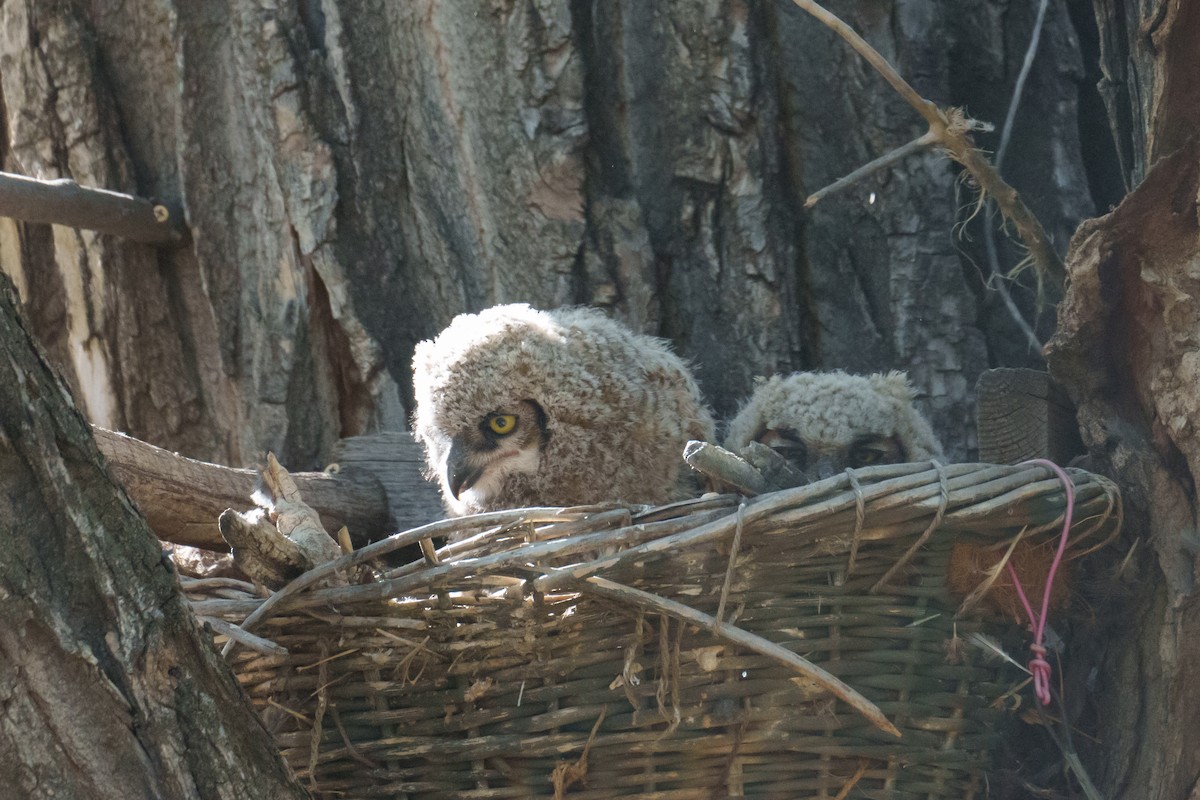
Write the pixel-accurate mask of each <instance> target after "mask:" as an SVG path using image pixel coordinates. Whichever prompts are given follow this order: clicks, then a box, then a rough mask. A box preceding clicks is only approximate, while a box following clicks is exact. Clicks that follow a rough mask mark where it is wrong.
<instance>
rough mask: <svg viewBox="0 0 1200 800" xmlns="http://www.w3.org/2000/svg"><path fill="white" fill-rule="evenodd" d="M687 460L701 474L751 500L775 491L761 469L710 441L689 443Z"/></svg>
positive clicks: (686, 451) (684, 449)
mask: <svg viewBox="0 0 1200 800" xmlns="http://www.w3.org/2000/svg"><path fill="white" fill-rule="evenodd" d="M683 460H684V461H686V462H687V463H688V466H690V467H691V468H692V469H694V470H696V471H697V472H699V473H701V474H703V475H705V476H707V477H709V478H711V479H713V480H714V481H717V482H718V483H719V484H728V485H729V486H732V487H733V488H735V489H737V490H738V491H739V492H741V493H742V494H745V495H748V496H750V497H753V496H755V495H758V494H762V493H764V492H767V491H769V490H770V489H771V488H772V487H770V486H768V484H767V481H766V479H765V478H763V475H762V473H761V472H759V471H758V469H756V468H755V467H753V466H751V465H750V464H749V463H748V462H746V461H745V460H744V459H742V458H741V457H739V456H737V455H735V454H734V453H731V452H729V451H728V450H726V449H725V448H724V447H718V446H717V445H715V444H710V443H709V442H700V441H694V440H693V441H690V442H688V443H687V446H686V447H684V448H683Z"/></svg>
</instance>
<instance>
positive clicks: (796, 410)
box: [725, 371, 942, 481]
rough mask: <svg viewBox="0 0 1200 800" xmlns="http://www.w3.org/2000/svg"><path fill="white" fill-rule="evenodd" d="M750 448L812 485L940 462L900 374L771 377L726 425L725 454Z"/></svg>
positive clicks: (936, 447) (928, 429)
mask: <svg viewBox="0 0 1200 800" xmlns="http://www.w3.org/2000/svg"><path fill="white" fill-rule="evenodd" d="M751 442H759V443H761V444H764V445H767V446H768V447H771V448H772V449H774V450H775V452H777V453H778V454H779V455H781V456H783V457H784V458H785V459H786V460H787V461H788V462H790V463H791V465H792V466H793V467H795V468H796V469H797V470H799V471H800V472H802V473H804V475H805V476H806V477H807V478H808V480H810V481H816V480H821V479H823V478H828V477H830V476H832V475H836V474H838V473H840V472H842V471H843V470H845V469H846V468H847V467H852V468H858V467H867V466H871V465H874V464H899V463H903V462H906V461H925V460H928V459H931V458H941V457H942V447H941V445H940V444H939V443H938V440H937V437H936V436H934V433H933V429H932V428H931V427H930V426H929V423H928V422H926V421H925V418H924V417H922V416H921V414H920V413H919V412H918V411H917V410H916V409H915V408H914V407H913V391H912V387H911V386H910V385H909V383H908V378H907V377H906V376H905V375H904V373H902V372H889V373H886V374H878V375H870V376H864V375H851V374H849V373H846V372H841V371H837V372H797V373H794V374H792V375H787V376H782V375H776V376H775V377H773V378H771V379H769V380H767V381H765V382H764V383H762V384H760V385H759V386H758V388H757V389H756V390H755V392H754V394H753V396H751V398H750V399H749V400H748V401H747V402H746V404H745V405H744V406H742V408H741V410H740V411H738V413H737V416H735V417H734V418H733V420H732V421H731V422H730V423H729V432H728V434H727V435H726V437H725V447H726V448H727V449H729V450H732V451H733V452H735V453H737V452H741V450H742V448H744V447H746V446H747V445H748V444H750V443H751Z"/></svg>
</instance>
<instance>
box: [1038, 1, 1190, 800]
mask: <svg viewBox="0 0 1200 800" xmlns="http://www.w3.org/2000/svg"><path fill="white" fill-rule="evenodd" d="M1096 14H1097V20H1098V22H1099V29H1100V43H1101V65H1102V67H1103V70H1104V80H1103V81H1102V82H1101V91H1102V93H1103V95H1104V98H1105V101H1106V104H1107V108H1108V112H1109V116H1110V119H1111V120H1112V123H1113V128H1114V132H1115V133H1116V138H1117V142H1118V145H1119V148H1120V152H1121V154H1122V169H1123V173H1124V178H1125V180H1126V182H1127V183H1128V184H1129V185H1132V186H1137V188H1136V190H1135V191H1134V192H1133V193H1132V194H1131V195H1130V196H1129V197H1128V198H1126V200H1125V201H1124V202H1123V203H1122V204H1121V205H1120V206H1119V207H1118V208H1117V209H1116V210H1115V211H1114V212H1113V213H1111V214H1109V215H1108V216H1106V217H1102V218H1100V219H1098V220H1093V221H1089V222H1088V223H1086V224H1085V225H1083V226H1082V227H1081V228H1080V230H1079V232H1078V233H1077V234H1076V236H1075V239H1074V241H1073V242H1072V246H1071V253H1070V255H1069V257H1068V269H1069V275H1070V290H1069V291H1068V293H1067V297H1066V299H1065V301H1064V303H1063V306H1062V309H1061V314H1060V316H1061V320H1062V329H1061V330H1060V332H1059V333H1058V335H1057V336H1056V337H1055V340H1054V342H1053V346H1052V349H1051V352H1050V366H1051V368H1052V371H1053V372H1054V374H1055V375H1056V376H1057V377H1058V378H1059V380H1060V381H1062V382H1063V383H1064V385H1066V386H1067V388H1068V390H1069V391H1070V392H1071V393H1072V395H1073V399H1074V400H1075V402H1076V403H1077V404H1078V406H1079V415H1080V423H1081V428H1082V433H1083V437H1084V440H1085V442H1086V443H1087V444H1088V445H1089V447H1090V449H1091V451H1092V454H1093V458H1094V459H1095V460H1096V464H1097V467H1098V468H1099V469H1100V470H1102V471H1105V472H1107V473H1108V474H1111V475H1112V476H1113V477H1115V478H1116V479H1117V480H1118V481H1119V482H1120V484H1121V486H1122V489H1123V491H1124V494H1125V498H1126V503H1127V508H1128V513H1127V516H1126V520H1127V521H1126V526H1125V528H1126V534H1125V536H1124V537H1123V548H1122V550H1121V552H1119V553H1117V554H1116V555H1115V556H1113V558H1114V560H1117V561H1118V562H1119V560H1120V559H1122V558H1123V557H1125V555H1126V553H1128V554H1129V557H1128V559H1127V561H1128V564H1120V563H1117V564H1114V567H1113V569H1114V572H1113V574H1116V575H1117V579H1116V580H1117V581H1119V582H1116V581H1114V579H1113V578H1112V576H1111V575H1110V576H1108V578H1107V580H1106V584H1107V586H1108V587H1109V590H1110V591H1111V590H1112V589H1113V588H1114V584H1115V588H1116V590H1118V591H1122V592H1127V593H1128V594H1129V596H1127V597H1122V598H1121V602H1119V603H1111V604H1109V605H1107V606H1106V607H1105V608H1103V611H1104V612H1105V616H1104V617H1102V620H1103V623H1102V624H1101V625H1100V626H1099V629H1098V630H1097V631H1096V632H1095V634H1094V639H1095V642H1094V643H1093V645H1092V647H1091V648H1090V649H1091V650H1092V655H1093V660H1092V661H1091V662H1090V665H1092V666H1093V668H1094V675H1095V676H1096V678H1095V681H1094V688H1093V689H1092V702H1091V703H1090V704H1089V705H1090V706H1091V710H1092V712H1093V714H1094V720H1093V722H1092V723H1091V724H1092V725H1094V727H1096V728H1097V735H1098V743H1097V744H1096V745H1094V746H1093V747H1092V748H1091V749H1092V750H1093V751H1094V752H1093V754H1092V758H1090V759H1089V763H1091V764H1093V765H1095V769H1096V771H1097V777H1098V778H1100V779H1101V783H1102V786H1103V787H1104V788H1105V789H1106V790H1107V792H1108V794H1107V796H1109V797H1113V798H1118V799H1121V798H1129V799H1130V800H1132V799H1133V798H1138V799H1139V800H1141V798H1146V799H1147V800H1178V798H1184V797H1188V798H1194V797H1197V796H1200V754H1198V753H1197V750H1196V747H1195V741H1194V739H1193V737H1194V735H1195V732H1196V730H1197V729H1198V728H1200V688H1198V687H1197V685H1196V682H1195V680H1194V679H1193V678H1192V672H1191V670H1192V669H1193V668H1194V665H1195V664H1196V663H1198V662H1200V615H1198V614H1197V608H1198V607H1197V604H1196V596H1197V595H1196V591H1197V588H1196V580H1197V577H1198V575H1200V558H1198V556H1200V540H1197V537H1196V530H1197V518H1198V517H1200V505H1198V503H1197V496H1196V482H1195V476H1196V475H1197V474H1200V395H1198V394H1197V387H1198V386H1200V358H1198V356H1197V353H1198V352H1200V300H1198V298H1200V281H1198V280H1197V273H1196V264H1197V263H1198V262H1200V224H1198V220H1200V205H1198V202H1197V198H1198V197H1200V140H1198V139H1197V136H1196V134H1195V131H1196V129H1197V123H1198V121H1200V120H1198V119H1197V116H1198V115H1200V98H1198V97H1197V94H1196V93H1197V92H1198V91H1200V88H1198V86H1197V84H1196V82H1195V80H1194V76H1195V74H1196V68H1197V57H1196V54H1197V52H1198V51H1197V42H1200V8H1197V6H1196V4H1194V3H1191V4H1189V3H1181V2H1159V3H1151V4H1134V3H1127V2H1122V0H1097V2H1096ZM1131 689H1132V690H1131Z"/></svg>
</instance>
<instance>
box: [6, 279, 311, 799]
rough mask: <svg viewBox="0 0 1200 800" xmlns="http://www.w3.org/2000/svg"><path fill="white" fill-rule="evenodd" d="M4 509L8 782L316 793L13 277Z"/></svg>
mask: <svg viewBox="0 0 1200 800" xmlns="http://www.w3.org/2000/svg"><path fill="white" fill-rule="evenodd" d="M0 521H3V529H4V531H5V537H4V539H5V550H4V554H3V557H0V686H3V687H4V688H3V690H2V691H3V703H4V714H3V715H0V786H3V787H5V789H4V790H3V791H2V792H0V793H3V794H6V795H7V796H18V795H19V796H20V797H27V798H56V799H57V798H76V797H77V798H89V799H91V798H113V800H116V799H117V798H121V800H125V799H126V798H134V797H139V798H143V797H144V798H180V800H182V799H183V798H214V799H215V798H266V797H270V798H285V797H295V798H299V797H303V796H304V792H303V791H301V790H300V789H299V788H298V787H297V786H296V784H295V781H294V778H293V777H292V776H291V774H290V772H289V771H288V769H287V768H286V767H285V766H284V764H283V762H282V760H281V759H280V757H279V755H278V753H277V752H276V751H275V750H274V748H273V746H272V743H271V740H270V737H269V735H268V734H267V732H266V731H265V729H263V727H262V725H261V723H259V721H258V718H257V717H256V716H255V714H254V712H253V711H252V710H251V708H250V705H249V703H248V702H247V701H246V699H245V696H244V695H243V694H242V692H241V689H240V688H239V687H238V685H237V683H236V681H235V680H234V678H233V676H232V674H230V672H229V668H228V667H227V666H226V665H225V664H224V663H222V662H221V659H220V657H219V656H217V654H216V652H215V651H214V650H213V648H212V645H211V642H210V641H209V637H208V635H207V634H205V633H204V632H202V631H201V630H200V629H199V627H198V626H197V624H196V621H195V617H193V616H192V613H191V611H190V610H189V609H188V607H187V604H186V602H185V601H184V599H183V597H182V595H181V594H180V592H179V587H178V583H177V582H176V580H175V576H174V571H173V569H172V567H171V564H170V562H169V561H168V560H166V559H164V558H163V557H162V554H161V552H160V548H159V547H158V543H157V542H156V541H155V539H154V537H153V536H152V535H151V534H150V531H149V529H148V528H147V527H146V524H145V522H144V521H143V520H142V519H141V518H140V517H139V516H138V514H137V512H136V511H135V510H134V509H133V506H132V505H131V504H130V503H129V501H128V499H127V498H126V497H125V494H124V492H123V491H122V490H121V488H120V487H119V486H118V484H117V483H116V482H115V481H114V480H113V478H112V477H111V475H109V473H108V472H107V470H106V469H105V468H104V467H102V466H101V459H100V453H99V451H98V450H97V449H96V445H95V442H94V441H93V440H92V435H91V430H90V429H89V427H88V425H87V423H86V422H85V421H84V420H83V418H82V417H81V416H80V414H79V412H78V411H76V410H75V407H74V405H73V404H72V402H71V399H70V397H69V396H68V394H67V392H66V391H65V389H64V387H63V385H62V383H61V382H60V381H59V380H58V378H57V377H56V376H55V375H54V373H53V372H52V371H51V369H50V367H49V366H48V365H47V364H46V363H45V362H44V361H43V360H42V358H41V357H40V356H39V355H38V353H37V351H36V350H35V347H34V344H33V342H32V340H31V339H30V337H29V335H28V333H27V332H26V330H25V328H24V327H23V325H22V324H21V322H20V321H19V320H18V318H17V316H16V307H15V297H14V296H13V294H12V289H11V285H10V284H9V281H8V279H7V278H3V277H0ZM14 793H15V794H14Z"/></svg>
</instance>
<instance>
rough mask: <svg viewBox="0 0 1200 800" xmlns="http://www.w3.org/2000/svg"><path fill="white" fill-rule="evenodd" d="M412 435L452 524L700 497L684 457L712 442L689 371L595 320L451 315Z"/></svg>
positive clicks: (523, 310)
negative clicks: (533, 509)
mask: <svg viewBox="0 0 1200 800" xmlns="http://www.w3.org/2000/svg"><path fill="white" fill-rule="evenodd" d="M413 381H414V385H415V390H416V411H415V414H414V417H413V429H414V433H415V435H416V436H417V438H418V439H420V440H421V442H423V443H424V445H425V453H426V461H427V464H428V468H429V475H430V477H431V478H435V477H436V479H437V480H439V481H440V483H441V488H442V496H443V499H444V501H445V504H446V507H447V509H448V510H449V512H450V513H452V514H454V515H463V514H473V513H479V512H484V511H494V510H498V509H504V508H519V507H525V506H570V505H583V504H590V503H596V502H601V501H607V500H623V501H626V502H632V503H646V504H659V503H665V502H670V501H672V500H677V499H681V498H683V497H686V496H689V495H691V494H693V493H694V492H695V486H694V485H693V483H692V477H691V475H690V470H689V468H688V467H687V465H686V464H685V463H684V462H683V459H682V455H681V454H682V452H683V448H684V445H685V444H686V443H687V441H688V440H689V439H705V440H711V439H712V438H713V421H712V417H711V415H710V413H709V411H708V409H707V407H706V406H705V404H704V401H703V400H702V398H701V396H700V392H699V389H698V388H697V386H696V382H695V380H694V379H693V378H692V376H691V374H690V373H689V371H688V369H687V367H686V366H685V365H684V363H683V362H682V361H681V360H680V359H679V358H678V357H677V356H675V355H674V354H673V353H672V352H671V351H670V350H669V349H668V347H667V345H666V343H665V342H663V341H662V340H660V339H655V338H653V337H650V336H644V335H641V334H637V333H634V332H632V331H630V330H628V329H627V328H625V327H624V326H622V325H620V324H619V323H617V322H615V321H613V320H611V319H609V318H608V317H607V316H605V315H604V314H603V313H602V312H600V311H597V310H595V309H589V308H562V309H556V310H553V311H539V310H537V309H534V308H531V307H529V306H528V305H523V304H516V305H503V306H496V307H494V308H489V309H486V310H484V311H481V312H479V313H478V314H462V315H460V316H458V317H456V318H455V319H454V320H453V321H452V322H451V323H450V325H449V327H447V328H446V329H445V330H444V331H442V332H441V333H440V334H439V335H438V336H437V338H436V339H433V340H431V341H424V342H421V343H420V344H419V345H418V346H417V350H416V355H415V357H414V359H413Z"/></svg>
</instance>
